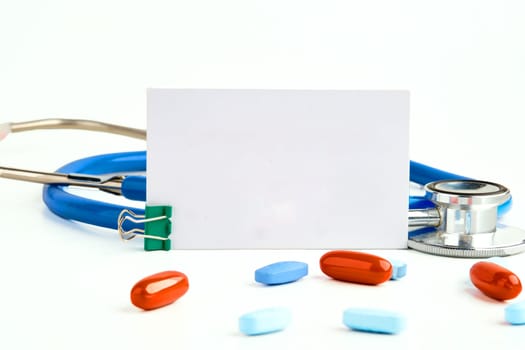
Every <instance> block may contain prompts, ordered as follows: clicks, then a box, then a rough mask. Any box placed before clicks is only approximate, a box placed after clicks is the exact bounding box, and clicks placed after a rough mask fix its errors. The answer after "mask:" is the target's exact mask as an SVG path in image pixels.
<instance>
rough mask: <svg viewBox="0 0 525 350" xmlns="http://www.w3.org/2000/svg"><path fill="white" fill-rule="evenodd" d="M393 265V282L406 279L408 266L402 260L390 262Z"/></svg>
mask: <svg viewBox="0 0 525 350" xmlns="http://www.w3.org/2000/svg"><path fill="white" fill-rule="evenodd" d="M389 261H390V263H391V264H392V277H390V279H391V280H398V279H400V278H403V277H405V275H406V274H407V264H406V263H404V262H403V261H400V260H395V259H392V260H389Z"/></svg>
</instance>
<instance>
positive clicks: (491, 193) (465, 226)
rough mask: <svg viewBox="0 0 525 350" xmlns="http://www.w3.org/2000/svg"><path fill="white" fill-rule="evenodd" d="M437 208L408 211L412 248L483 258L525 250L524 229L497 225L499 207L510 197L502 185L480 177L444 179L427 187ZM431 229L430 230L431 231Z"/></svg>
mask: <svg viewBox="0 0 525 350" xmlns="http://www.w3.org/2000/svg"><path fill="white" fill-rule="evenodd" d="M425 191H426V198H427V199H429V200H431V201H432V202H433V203H434V204H435V205H436V207H435V208H430V209H418V210H411V211H409V219H408V220H409V226H410V227H421V228H425V227H426V229H424V230H423V231H424V232H421V233H420V234H415V235H411V237H410V238H409V240H408V246H409V247H410V248H413V249H416V250H419V251H423V252H425V253H430V254H435V255H443V256H453V257H472V258H482V257H491V256H505V255H512V254H516V253H520V252H523V251H525V231H523V230H521V229H518V228H514V227H509V226H503V225H498V224H497V219H498V206H499V205H501V204H503V203H505V202H507V201H508V200H509V199H510V191H509V190H508V189H507V188H506V187H505V186H502V185H499V184H496V183H493V182H487V181H477V180H441V181H436V182H432V183H429V184H427V185H426V186H425ZM429 228H430V232H428V231H429Z"/></svg>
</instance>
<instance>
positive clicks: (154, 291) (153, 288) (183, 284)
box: [131, 271, 189, 310]
mask: <svg viewBox="0 0 525 350" xmlns="http://www.w3.org/2000/svg"><path fill="white" fill-rule="evenodd" d="M188 288H189V284H188V277H186V275H185V274H183V273H182V272H178V271H164V272H159V273H156V274H154V275H151V276H148V277H145V278H143V279H141V280H140V281H138V282H137V283H136V284H135V285H134V286H133V288H132V289H131V303H132V304H133V305H135V306H136V307H139V308H141V309H144V310H153V309H157V308H159V307H162V306H166V305H169V304H171V303H173V302H174V301H175V300H177V299H179V298H180V297H181V296H183V295H184V294H185V293H186V291H187V290H188Z"/></svg>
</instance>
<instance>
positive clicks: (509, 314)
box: [505, 301, 525, 325]
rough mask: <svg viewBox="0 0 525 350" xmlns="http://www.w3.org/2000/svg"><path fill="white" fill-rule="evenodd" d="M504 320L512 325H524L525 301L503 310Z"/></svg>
mask: <svg viewBox="0 0 525 350" xmlns="http://www.w3.org/2000/svg"><path fill="white" fill-rule="evenodd" d="M505 320H507V322H508V323H510V324H513V325H520V324H525V301H520V302H517V303H513V304H510V305H509V306H507V307H506V308H505Z"/></svg>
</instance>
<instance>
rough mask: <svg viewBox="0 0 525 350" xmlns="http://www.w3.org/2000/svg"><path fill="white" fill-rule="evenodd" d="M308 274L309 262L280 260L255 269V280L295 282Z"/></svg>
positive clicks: (260, 281) (268, 282) (279, 282)
mask: <svg viewBox="0 0 525 350" xmlns="http://www.w3.org/2000/svg"><path fill="white" fill-rule="evenodd" d="M306 275H308V264H306V263H304V262H300V261H280V262H276V263H273V264H270V265H267V266H264V267H261V268H259V269H257V270H255V281H257V282H259V283H264V284H268V285H274V284H283V283H290V282H295V281H297V280H298V279H300V278H302V277H304V276H306Z"/></svg>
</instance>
